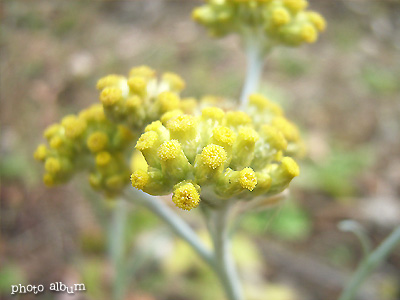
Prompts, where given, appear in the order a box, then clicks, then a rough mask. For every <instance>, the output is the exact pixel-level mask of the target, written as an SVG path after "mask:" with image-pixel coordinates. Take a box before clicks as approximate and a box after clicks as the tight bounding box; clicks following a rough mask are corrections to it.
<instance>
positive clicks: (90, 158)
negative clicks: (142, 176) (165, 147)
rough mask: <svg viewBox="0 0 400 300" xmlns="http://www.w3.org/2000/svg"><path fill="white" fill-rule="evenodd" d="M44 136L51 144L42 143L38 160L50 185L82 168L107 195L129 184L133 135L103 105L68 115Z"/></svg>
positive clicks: (35, 155) (47, 130)
mask: <svg viewBox="0 0 400 300" xmlns="http://www.w3.org/2000/svg"><path fill="white" fill-rule="evenodd" d="M44 136H45V138H46V139H47V142H48V146H47V145H45V144H42V145H39V146H38V148H37V149H36V152H35V153H34V157H35V159H37V160H39V161H41V162H43V163H44V168H45V171H46V173H45V174H44V176H43V181H44V183H45V184H46V185H47V186H54V185H57V184H62V183H65V182H67V181H68V180H70V179H71V178H72V177H73V176H74V175H75V174H76V173H77V172H79V171H83V170H85V171H89V172H90V175H89V182H90V184H91V186H92V187H93V188H95V189H97V190H101V191H104V192H105V193H106V194H107V195H110V196H111V195H115V194H117V193H119V192H120V191H121V190H122V188H123V187H125V186H126V184H127V183H129V173H130V168H129V157H130V155H131V147H132V143H134V141H135V136H134V134H133V133H132V132H131V131H130V130H129V129H128V128H126V127H125V126H122V125H115V124H113V123H111V122H110V121H109V120H108V119H107V118H106V116H105V114H104V110H103V107H102V106H101V104H96V105H93V106H91V107H89V108H87V109H84V110H82V111H81V112H80V113H79V114H78V115H68V116H66V117H64V118H63V119H62V120H61V122H60V123H56V124H53V125H51V126H49V127H48V128H47V129H46V130H45V132H44Z"/></svg>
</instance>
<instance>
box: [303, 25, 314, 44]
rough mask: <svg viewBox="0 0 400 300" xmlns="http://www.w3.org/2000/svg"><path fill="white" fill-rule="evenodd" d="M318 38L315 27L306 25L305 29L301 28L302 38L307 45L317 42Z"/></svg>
mask: <svg viewBox="0 0 400 300" xmlns="http://www.w3.org/2000/svg"><path fill="white" fill-rule="evenodd" d="M317 36H318V34H317V31H316V30H315V28H314V26H312V25H310V24H305V25H303V27H301V30H300V37H301V39H302V40H303V41H305V42H307V43H314V42H315V41H316V40H317Z"/></svg>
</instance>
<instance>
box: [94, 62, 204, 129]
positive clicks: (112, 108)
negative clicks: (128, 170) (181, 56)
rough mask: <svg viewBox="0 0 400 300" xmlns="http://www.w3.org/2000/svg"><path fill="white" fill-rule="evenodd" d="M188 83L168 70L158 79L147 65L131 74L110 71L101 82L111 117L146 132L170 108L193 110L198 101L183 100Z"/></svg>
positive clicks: (188, 111) (106, 110) (103, 98)
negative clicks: (114, 73)
mask: <svg viewBox="0 0 400 300" xmlns="http://www.w3.org/2000/svg"><path fill="white" fill-rule="evenodd" d="M184 87H185V82H184V81H183V79H182V78H181V77H180V76H179V75H177V74H175V73H172V72H166V73H164V74H162V76H161V79H158V78H157V74H156V72H155V71H154V70H153V69H151V68H149V67H147V66H139V67H135V68H132V69H131V70H130V72H129V76H128V77H124V76H121V75H108V76H105V77H103V78H101V79H100V80H99V81H98V82H97V89H98V90H100V101H101V103H102V104H103V107H104V111H105V113H106V115H107V117H108V118H109V119H110V120H111V121H113V122H115V123H118V124H124V125H126V126H128V127H129V128H131V129H132V130H134V131H136V132H142V131H143V129H144V127H145V126H146V125H147V124H149V123H151V122H152V121H154V120H157V119H159V118H160V117H161V115H163V114H164V113H166V112H168V111H171V110H175V109H180V108H182V109H183V110H185V112H187V113H191V112H192V111H193V110H194V109H195V107H196V104H195V103H196V102H193V101H192V102H190V101H189V102H187V101H186V102H185V101H181V99H180V97H179V93H180V92H181V91H182V90H183V88H184Z"/></svg>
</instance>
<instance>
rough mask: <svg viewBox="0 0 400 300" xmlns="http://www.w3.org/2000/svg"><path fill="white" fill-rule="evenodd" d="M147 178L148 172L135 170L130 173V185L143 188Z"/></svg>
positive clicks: (147, 180) (148, 177)
mask: <svg viewBox="0 0 400 300" xmlns="http://www.w3.org/2000/svg"><path fill="white" fill-rule="evenodd" d="M149 179H150V176H149V174H148V173H147V172H146V171H143V170H137V171H135V172H134V173H133V174H132V175H131V182H132V186H133V187H134V188H137V189H139V190H143V188H144V187H145V186H146V184H147V183H148V182H149Z"/></svg>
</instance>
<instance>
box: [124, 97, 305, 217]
mask: <svg viewBox="0 0 400 300" xmlns="http://www.w3.org/2000/svg"><path fill="white" fill-rule="evenodd" d="M252 98H253V100H252V103H253V104H254V105H256V104H257V105H261V104H262V103H264V104H265V105H264V110H268V109H270V110H271V112H273V113H271V114H270V115H271V116H270V118H269V119H266V120H264V122H261V120H258V121H256V122H253V121H252V118H251V116H250V115H249V114H247V113H245V112H241V111H229V112H224V111H223V110H222V109H220V108H217V107H208V108H204V109H203V110H202V112H201V114H200V115H199V116H191V115H187V114H175V115H172V114H165V115H164V116H163V117H162V118H161V121H155V122H153V123H151V124H150V125H148V126H147V127H146V129H145V132H144V133H143V134H142V136H141V137H140V138H139V140H138V142H137V144H136V149H138V150H140V151H141V152H142V154H143V156H144V157H145V159H146V162H147V164H148V168H147V170H138V171H136V172H134V173H133V174H132V175H131V181H132V185H133V187H135V188H138V189H141V190H143V191H144V192H146V193H149V194H151V195H166V194H169V193H171V192H173V196H172V201H173V202H174V203H175V205H176V206H178V207H180V208H181V209H184V210H191V209H193V208H195V207H197V206H198V205H199V203H200V198H201V199H202V202H205V203H207V204H209V205H218V204H221V201H224V200H223V199H228V198H229V199H252V198H255V197H256V196H259V195H262V196H265V195H268V196H270V195H274V194H277V193H280V192H281V191H283V190H284V189H285V188H286V187H287V186H288V185H289V183H290V181H291V180H292V179H293V178H294V177H295V176H297V175H298V174H299V168H298V165H297V164H296V162H295V161H294V160H293V159H292V158H291V157H290V156H287V155H288V152H287V149H288V144H290V142H291V141H294V140H295V139H299V137H298V131H297V129H296V127H295V126H294V125H292V124H291V123H289V121H287V120H286V119H285V118H284V116H283V114H282V112H281V111H280V112H279V113H278V112H277V111H274V109H273V108H272V107H273V104H272V103H269V102H268V101H267V100H266V99H264V98H262V97H261V96H260V95H252ZM256 98H257V100H254V99H256ZM260 99H261V100H260ZM268 103H269V104H268ZM268 105H270V108H268ZM276 109H277V108H276ZM251 114H253V112H251ZM280 120H285V121H286V122H287V123H285V126H283V125H282V121H280ZM291 130H292V131H293V132H290V131H291Z"/></svg>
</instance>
